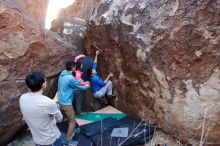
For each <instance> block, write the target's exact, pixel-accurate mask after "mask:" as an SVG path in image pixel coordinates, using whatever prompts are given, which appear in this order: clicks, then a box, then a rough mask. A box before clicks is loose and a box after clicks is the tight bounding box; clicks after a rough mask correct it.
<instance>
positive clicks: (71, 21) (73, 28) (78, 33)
mask: <svg viewBox="0 0 220 146" xmlns="http://www.w3.org/2000/svg"><path fill="white" fill-rule="evenodd" d="M50 30H51V31H54V32H57V33H58V34H59V35H60V36H61V37H62V38H63V39H64V40H65V41H66V42H67V43H68V44H70V45H72V46H77V47H78V48H79V49H84V47H85V32H86V21H85V20H83V19H80V18H76V17H73V18H71V17H59V18H57V19H55V20H53V21H52V24H51V28H50ZM76 49H77V48H76Z"/></svg>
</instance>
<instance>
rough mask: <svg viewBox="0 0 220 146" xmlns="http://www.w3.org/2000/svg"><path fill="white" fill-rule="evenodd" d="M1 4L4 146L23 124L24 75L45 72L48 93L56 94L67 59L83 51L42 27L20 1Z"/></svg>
mask: <svg viewBox="0 0 220 146" xmlns="http://www.w3.org/2000/svg"><path fill="white" fill-rule="evenodd" d="M0 5H1V9H0V145H4V144H5V143H6V142H7V141H8V140H9V139H10V138H11V137H12V136H13V135H14V134H15V133H16V132H17V130H19V129H20V127H22V126H23V125H24V122H23V121H22V116H21V113H20V109H19V104H18V100H19V97H20V95H21V94H23V93H24V92H27V88H26V85H25V82H24V79H25V76H26V75H27V74H28V73H30V72H32V71H35V70H40V71H43V72H44V73H45V74H46V76H47V81H48V89H46V91H45V94H47V95H54V94H55V92H56V90H55V89H54V87H53V86H52V85H56V76H57V75H58V73H59V72H60V71H61V70H62V69H63V68H64V67H65V62H66V61H67V60H68V59H71V58H72V56H73V55H76V54H80V53H82V51H80V50H79V49H78V50H79V51H78V50H76V49H75V48H79V47H77V46H71V45H68V44H67V43H64V42H62V38H61V37H60V36H59V35H57V34H55V33H52V32H49V31H46V30H44V28H41V25H40V24H39V23H38V21H37V20H35V18H34V17H32V16H31V14H29V13H28V11H26V10H25V9H24V7H22V5H20V3H19V2H17V1H15V0H10V1H1V3H0ZM36 8H37V7H36ZM52 89H53V90H52ZM54 90H55V91H54Z"/></svg>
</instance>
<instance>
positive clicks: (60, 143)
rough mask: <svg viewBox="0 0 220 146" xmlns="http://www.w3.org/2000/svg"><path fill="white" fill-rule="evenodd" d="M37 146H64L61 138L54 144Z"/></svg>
mask: <svg viewBox="0 0 220 146" xmlns="http://www.w3.org/2000/svg"><path fill="white" fill-rule="evenodd" d="M36 146H62V141H61V136H60V138H58V139H57V140H56V141H55V142H54V143H53V144H50V145H38V144H36Z"/></svg>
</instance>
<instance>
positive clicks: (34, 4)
mask: <svg viewBox="0 0 220 146" xmlns="http://www.w3.org/2000/svg"><path fill="white" fill-rule="evenodd" d="M17 1H18V2H19V4H20V5H21V6H22V7H23V8H24V9H25V10H26V11H28V13H29V14H30V15H32V16H33V18H34V19H35V20H37V21H38V22H39V23H40V24H41V25H42V26H44V23H45V16H46V13H47V7H48V2H49V0H17ZM14 2H15V1H14ZM37 21H36V22H37Z"/></svg>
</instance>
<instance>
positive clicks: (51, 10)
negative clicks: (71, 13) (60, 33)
mask: <svg viewBox="0 0 220 146" xmlns="http://www.w3.org/2000/svg"><path fill="white" fill-rule="evenodd" d="M73 2H75V0H49V4H48V8H47V15H46V23H45V28H46V29H50V27H51V22H52V21H53V20H54V19H56V17H57V14H58V11H59V9H61V8H66V7H68V6H69V5H71V4H72V3H73Z"/></svg>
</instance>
